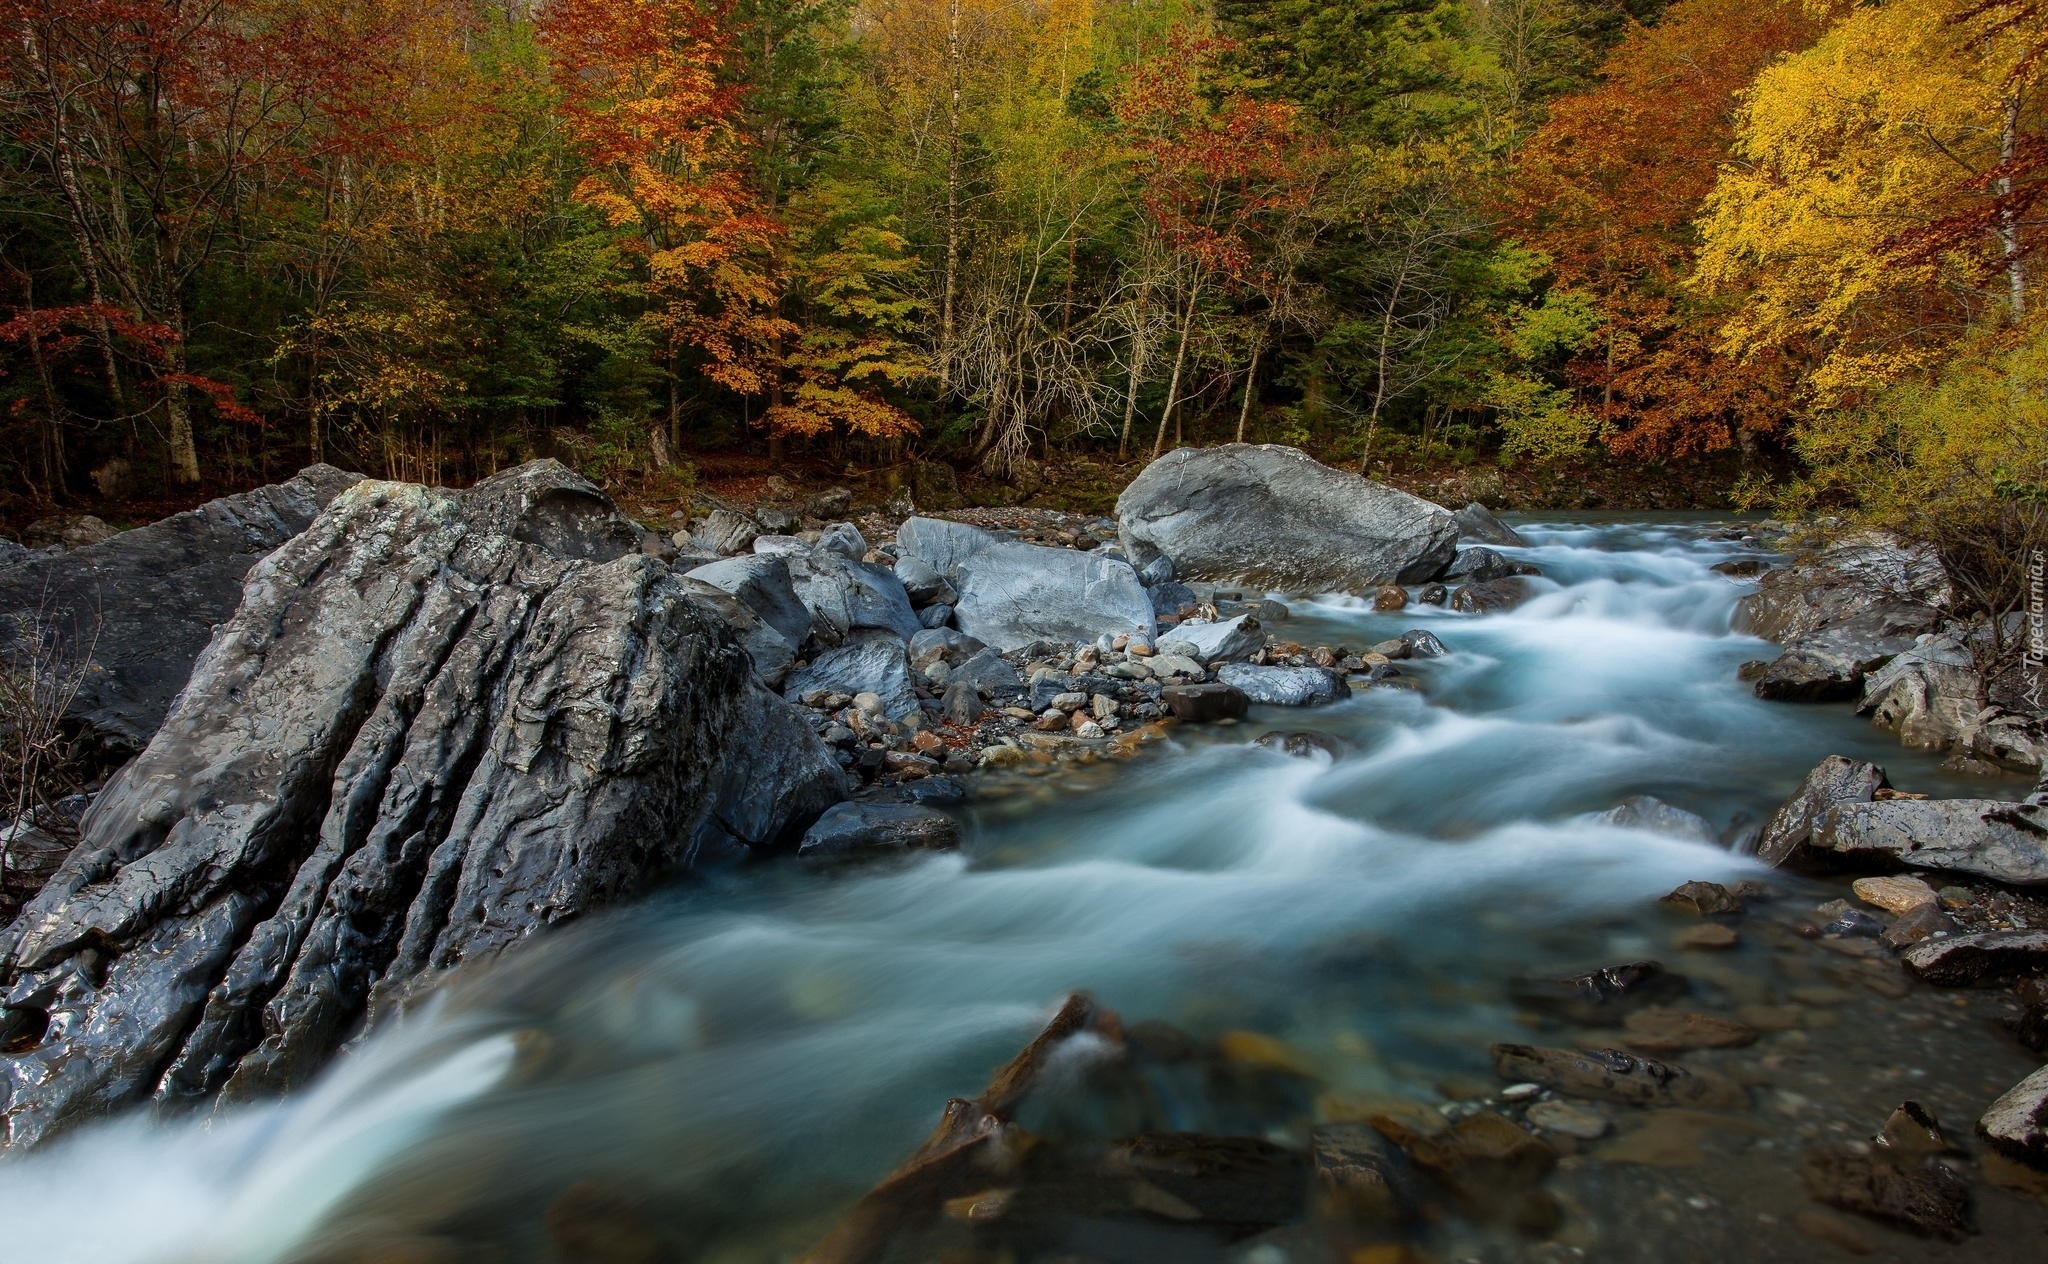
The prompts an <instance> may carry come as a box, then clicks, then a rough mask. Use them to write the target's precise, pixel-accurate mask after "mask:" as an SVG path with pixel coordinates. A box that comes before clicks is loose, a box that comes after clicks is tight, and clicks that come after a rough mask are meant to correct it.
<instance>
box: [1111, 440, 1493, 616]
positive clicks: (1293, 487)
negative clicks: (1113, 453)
mask: <svg viewBox="0 0 2048 1264" xmlns="http://www.w3.org/2000/svg"><path fill="white" fill-rule="evenodd" d="M1116 508H1117V517H1118V519H1119V520H1120V522H1121V523H1122V534H1123V545H1124V552H1125V553H1126V554H1128V555H1129V557H1130V559H1131V561H1132V562H1133V563H1134V564H1136V565H1138V566H1144V565H1146V564H1148V563H1150V562H1151V561H1152V560H1153V559H1155V558H1157V557H1161V556H1164V557H1167V558H1170V559H1172V562H1173V569H1174V573H1175V574H1176V575H1177V576H1178V577H1179V578H1181V579H1211V580H1241V581H1244V582H1246V583H1251V584H1256V585H1260V586H1262V587H1266V588H1273V589H1281V590H1285V591H1290V592H1332V591H1340V592H1354V593H1355V592H1368V591H1371V590H1372V589H1374V588H1377V587H1378V586H1379V585H1381V584H1390V583H1399V584H1406V583H1420V582H1422V581H1424V580H1429V579H1434V578H1436V576H1437V574H1438V573H1439V572H1441V571H1442V570H1443V568H1444V566H1445V565H1446V564H1447V563H1448V562H1449V561H1450V560H1451V558H1452V557H1453V556H1454V555H1455V554H1456V552H1457V546H1458V523H1457V520H1456V519H1455V518H1453V517H1452V516H1451V514H1450V513H1449V512H1448V511H1447V510H1445V509H1444V508H1443V507H1442V506H1440V505H1434V504H1431V503H1430V502H1429V501H1426V500H1423V499H1421V498H1420V497H1416V496H1410V495H1409V494H1408V493H1406V492H1402V491H1396V490H1395V489H1393V488H1391V487H1384V486H1381V485H1380V484H1378V483H1374V482H1370V481H1368V480H1366V479H1362V478H1359V477H1357V476H1356V475H1352V474H1345V473H1342V472H1341V471H1338V470H1333V469H1331V468H1330V467H1329V466H1327V465H1321V464H1318V463H1317V462H1316V461H1314V460H1312V459H1310V458H1309V456H1308V455H1307V454H1306V453H1303V452H1301V451H1299V450H1297V449H1295V448H1284V447H1278V446H1275V445H1271V444H1259V445H1253V444H1243V443H1233V444H1227V445H1225V446H1223V447H1218V448H1180V449H1177V450H1175V451H1172V452H1169V453H1167V454H1166V455H1165V456H1162V457H1160V458H1159V459H1158V460H1156V461H1154V462H1152V464H1150V465H1148V466H1146V467H1145V469H1144V471H1143V472H1142V473H1140V474H1139V475H1138V477H1137V478H1135V479H1133V480H1132V481H1131V485H1130V486H1129V487H1126V488H1125V489H1124V492H1123V495H1122V496H1120V497H1118V498H1117V504H1116Z"/></svg>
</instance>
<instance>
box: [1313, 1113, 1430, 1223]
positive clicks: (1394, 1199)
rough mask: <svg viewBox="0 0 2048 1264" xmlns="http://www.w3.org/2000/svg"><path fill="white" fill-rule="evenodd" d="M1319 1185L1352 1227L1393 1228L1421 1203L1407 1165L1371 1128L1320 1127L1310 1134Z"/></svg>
mask: <svg viewBox="0 0 2048 1264" xmlns="http://www.w3.org/2000/svg"><path fill="white" fill-rule="evenodd" d="M1309 1153H1310V1154H1311V1155H1312V1156H1313V1157H1314V1159H1315V1165H1316V1179H1317V1181H1318V1182H1320V1183H1321V1185H1322V1187H1323V1189H1324V1190H1325V1191H1327V1192H1328V1193H1329V1194H1330V1195H1331V1196H1332V1197H1333V1198H1335V1199H1336V1200H1337V1202H1338V1203H1339V1204H1340V1205H1341V1206H1342V1207H1343V1210H1344V1214H1345V1216H1346V1218H1347V1219H1348V1220H1349V1221H1350V1222H1351V1223H1353V1224H1382V1225H1394V1224H1399V1223H1402V1222H1403V1221H1405V1220H1407V1219H1408V1218H1409V1216H1410V1215H1411V1213H1412V1209H1413V1206H1414V1204H1415V1203H1416V1202H1417V1198H1416V1192H1417V1191H1415V1190H1414V1189H1413V1188H1412V1187H1413V1185H1414V1184H1415V1181H1414V1177H1413V1175H1412V1174H1411V1173H1410V1172H1409V1171H1408V1170H1407V1169H1408V1162H1407V1160H1406V1159H1405V1158H1404V1157H1403V1156H1402V1154H1401V1152H1400V1150H1399V1149H1397V1148H1396V1147H1395V1146H1394V1144H1393V1143H1392V1142H1391V1141H1388V1140H1387V1139H1386V1138H1385V1137H1383V1136H1381V1135H1380V1133H1379V1132H1378V1131H1376V1130H1375V1129H1373V1128H1372V1127H1370V1126H1369V1125H1366V1124H1355V1123H1332V1124H1318V1125H1316V1126H1315V1127H1314V1128H1312V1129H1311V1130H1310V1131H1309Z"/></svg>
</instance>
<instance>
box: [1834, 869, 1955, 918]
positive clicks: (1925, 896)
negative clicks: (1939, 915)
mask: <svg viewBox="0 0 2048 1264" xmlns="http://www.w3.org/2000/svg"><path fill="white" fill-rule="evenodd" d="M1849 889H1850V890H1852V891H1854V892H1855V893H1856V898H1857V899H1859V900H1861V901H1863V902H1864V903H1865V904H1870V905H1874V906H1876V907H1878V908H1881V909H1883V910H1884V911H1885V912H1887V913H1890V914H1892V915H1894V916H1898V915H1901V914H1905V913H1910V912H1912V911H1913V910H1914V909H1917V908H1920V907H1922V906H1923V905H1928V904H1938V902H1939V901H1940V899H1941V897H1940V896H1938V895H1936V894H1935V891H1934V888H1933V887H1931V886H1928V885H1927V884H1926V883H1925V882H1922V881H1921V880H1920V879H1918V878H1901V877H1890V876H1886V877H1875V878H1858V879H1856V881H1854V882H1852V883H1850V884H1849Z"/></svg>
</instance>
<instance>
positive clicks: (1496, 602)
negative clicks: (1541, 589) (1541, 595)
mask: <svg viewBox="0 0 2048 1264" xmlns="http://www.w3.org/2000/svg"><path fill="white" fill-rule="evenodd" d="M1535 595H1536V588H1535V586H1534V585H1533V584H1531V583H1530V582H1529V581H1528V579H1527V578H1526V577H1524V576H1521V575H1509V576H1507V577H1506V578H1503V579H1486V580H1476V581H1474V582H1472V583H1468V584H1464V585H1461V586H1460V587H1459V588H1458V590H1457V591H1456V592H1454V593H1452V594H1451V609H1453V610H1456V611H1459V612H1461V613H1464V614H1500V613H1502V612H1503V611H1508V610H1513V609H1514V608H1515V607H1517V606H1520V605H1522V604H1524V603H1525V602H1527V601H1528V600H1529V599H1530V598H1531V597H1534V596H1535Z"/></svg>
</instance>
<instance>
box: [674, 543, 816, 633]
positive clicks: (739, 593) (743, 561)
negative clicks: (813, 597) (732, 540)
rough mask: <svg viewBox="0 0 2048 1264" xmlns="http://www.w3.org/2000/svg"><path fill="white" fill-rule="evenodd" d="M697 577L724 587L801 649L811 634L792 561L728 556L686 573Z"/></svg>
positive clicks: (781, 558) (808, 612)
mask: <svg viewBox="0 0 2048 1264" xmlns="http://www.w3.org/2000/svg"><path fill="white" fill-rule="evenodd" d="M685 575H686V576H687V577H688V578H690V579H694V580H699V581H701V582H703V583H706V584H710V585H711V586H712V587H714V588H722V589H724V590H725V591H726V592H729V593H731V594H732V595H733V596H734V597H736V598H738V599H739V600H740V601H741V602H742V603H744V604H745V605H746V607H747V608H748V609H749V610H752V611H753V612H754V613H755V615H757V616H759V617H760V618H761V620H762V621H763V622H765V623H767V624H768V626H769V627H772V628H774V629H775V630H776V631H777V632H779V633H781V634H782V638H783V639H784V640H785V641H788V642H789V644H790V646H791V648H793V649H797V650H801V649H802V648H803V646H804V642H805V641H807V640H809V639H810V635H811V612H810V611H809V610H808V609H807V608H805V606H804V603H803V602H802V601H800V600H798V599H797V595H796V585H795V584H794V583H793V582H792V581H791V580H790V577H789V560H788V559H787V558H784V557H777V556H774V555H772V554H759V553H755V554H748V555H746V556H744V557H729V558H725V559H723V560H721V561H717V562H712V563H710V564H708V565H705V566H699V567H696V568H695V569H693V570H690V571H687V572H685Z"/></svg>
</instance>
